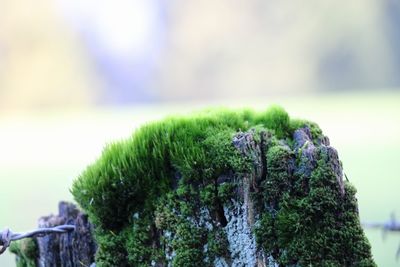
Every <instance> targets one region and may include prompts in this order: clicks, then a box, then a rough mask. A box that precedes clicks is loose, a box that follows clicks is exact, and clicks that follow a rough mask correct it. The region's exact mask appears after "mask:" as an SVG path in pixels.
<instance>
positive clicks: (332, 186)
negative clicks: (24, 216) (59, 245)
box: [71, 107, 374, 266]
mask: <svg viewBox="0 0 400 267" xmlns="http://www.w3.org/2000/svg"><path fill="white" fill-rule="evenodd" d="M243 140H244V143H243ZM326 140H327V139H326V137H324V136H323V135H322V131H321V130H320V129H319V127H318V126H317V125H316V124H314V123H311V122H307V121H302V120H293V119H290V118H289V116H288V114H287V113H286V112H285V111H284V110H283V109H282V108H280V107H271V108H270V109H268V110H267V111H266V112H254V111H251V110H241V111H230V110H212V111H207V112H203V113H198V114H194V115H192V116H187V117H171V118H167V119H165V120H162V121H159V122H153V123H149V124H147V125H144V126H142V127H141V128H139V129H138V130H137V131H136V132H135V133H134V134H133V135H132V136H131V137H130V138H128V139H126V140H123V141H119V142H115V143H112V144H109V145H108V146H106V148H105V149H104V151H103V153H102V155H101V157H100V158H99V159H98V160H97V161H96V162H94V163H93V164H92V165H90V166H88V167H87V169H86V170H85V171H84V172H83V173H82V174H81V175H80V176H79V177H78V179H76V180H75V181H74V184H73V186H72V190H71V192H72V194H73V195H74V197H75V199H76V200H77V202H78V203H79V204H80V205H81V207H82V208H83V209H84V210H85V211H86V212H88V214H89V216H90V219H91V220H92V221H93V222H94V223H95V225H96V229H97V230H96V238H97V242H98V244H99V251H98V254H97V260H96V261H97V264H98V265H99V266H149V265H157V266H166V265H168V264H169V263H172V265H173V266H214V265H218V264H220V262H225V263H226V264H228V265H229V262H230V265H235V260H236V259H234V257H235V256H234V254H235V253H239V254H240V253H241V252H240V250H244V248H239V250H238V251H239V252H235V251H234V250H235V249H236V250H237V248H235V247H232V246H233V243H235V242H236V241H235V242H233V241H232V240H234V239H235V237H234V235H235V233H233V232H232V231H234V227H235V223H237V221H238V220H236V219H235V218H233V217H234V216H233V215H232V214H234V213H235V212H233V211H234V210H242V207H243V212H244V213H243V214H246V216H247V219H246V220H245V222H244V224H246V225H249V227H250V228H249V229H250V231H251V232H253V233H254V236H255V237H256V240H257V249H256V251H255V252H254V253H253V254H252V255H259V253H264V254H265V255H266V257H267V258H268V259H270V260H271V261H270V263H271V262H272V261H273V262H276V263H278V264H280V265H282V266H296V265H297V266H309V265H310V266H374V263H373V261H372V258H371V254H370V247H369V244H368V241H367V240H366V239H365V237H364V234H363V231H362V229H361V227H360V223H359V218H358V210H357V203H356V200H355V197H354V194H355V190H354V189H353V187H352V186H351V185H350V184H347V183H345V184H344V185H343V183H342V181H341V180H340V178H341V177H339V176H340V175H341V174H340V171H341V166H340V164H339V161H338V160H337V155H336V151H335V150H333V149H332V148H331V147H329V144H327V141H326ZM314 145H315V146H314ZM246 188H247V189H246ZM244 191H246V192H245V193H243V192H244ZM247 191H249V192H247ZM247 195H248V198H246V196H247ZM242 202H243V203H246V205H247V206H246V207H244V206H241V205H242V204H240V203H242ZM249 202H251V205H249ZM238 203H239V204H238ZM232 212H233V213H232ZM249 214H250V215H251V216H250V215H249ZM235 216H236V215H235ZM246 221H247V222H246ZM232 229H233V230H232ZM248 239H249V240H248V242H250V243H251V242H252V240H253V234H251V233H250V235H249V236H248ZM250 247H251V246H250ZM245 256H246V255H244V256H243V257H245ZM257 257H258V256H257ZM266 257H264V260H266ZM218 262H219V263H218ZM242 263H243V264H248V262H242ZM222 266H224V264H222Z"/></svg>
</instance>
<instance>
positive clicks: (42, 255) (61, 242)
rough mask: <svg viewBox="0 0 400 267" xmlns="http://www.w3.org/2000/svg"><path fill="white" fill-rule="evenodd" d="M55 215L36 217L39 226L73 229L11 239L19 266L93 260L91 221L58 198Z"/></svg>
mask: <svg viewBox="0 0 400 267" xmlns="http://www.w3.org/2000/svg"><path fill="white" fill-rule="evenodd" d="M58 213H59V214H58V215H50V216H45V217H41V218H40V219H39V228H45V227H54V226H58V225H64V224H69V225H75V227H76V228H75V231H72V232H68V233H62V234H48V235H45V236H42V237H35V238H31V239H26V240H21V241H19V242H17V243H14V244H13V245H12V247H11V252H13V253H15V254H16V255H17V257H16V261H17V266H18V267H33V266H39V267H55V266H57V267H58V266H59V267H82V266H91V264H92V263H93V262H94V255H95V253H96V249H97V245H96V243H95V241H94V239H93V236H92V230H93V225H92V224H91V223H90V222H89V221H88V217H87V215H86V214H84V213H82V212H80V211H79V210H78V209H77V207H76V206H75V205H74V204H71V203H68V202H60V203H59V205H58Z"/></svg>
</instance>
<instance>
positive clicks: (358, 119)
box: [0, 0, 400, 267]
mask: <svg viewBox="0 0 400 267" xmlns="http://www.w3.org/2000/svg"><path fill="white" fill-rule="evenodd" d="M273 103H275V104H280V105H282V106H283V107H284V108H285V109H286V110H287V111H288V112H289V114H290V115H291V116H292V117H300V118H306V119H309V120H313V121H315V122H317V123H318V124H319V125H320V126H321V128H322V129H323V130H324V133H325V134H327V135H328V136H329V137H330V139H331V143H332V145H333V146H334V147H336V148H337V149H338V151H339V156H340V158H341V159H342V161H343V165H344V172H345V173H346V175H347V177H348V178H349V179H350V181H351V182H352V183H353V184H354V185H355V186H356V187H357V189H358V194H357V196H358V200H359V208H360V216H361V220H362V221H363V222H368V223H369V222H382V223H384V222H386V221H387V220H388V219H389V217H390V214H391V213H392V212H393V213H394V214H397V215H398V216H399V217H400V208H399V192H398V190H399V189H400V177H399V171H398V166H399V164H400V162H399V160H400V157H399V153H398V151H400V138H399V137H400V2H399V1H398V0H367V1H366V0H353V1H348V2H346V4H345V5H344V4H343V3H342V2H340V1H334V0H326V1H318V0H309V1H306V2H304V1H303V2H300V1H297V2H296V1H289V0H279V1H278V0H238V1H228V0H219V1H212V0H203V1H183V0H170V1H164V0H142V1H139V0H114V1H95V0H86V1H80V0H53V1H50V0H37V1H23V0H0V182H1V184H0V187H1V189H2V190H1V193H0V228H5V227H10V228H12V229H13V230H15V231H25V230H29V229H32V228H35V227H36V225H37V219H38V218H39V217H40V216H42V215H47V214H49V213H55V212H56V211H57V203H58V201H59V200H72V197H71V195H70V193H69V188H70V186H71V183H72V181H73V179H74V178H76V177H77V176H78V175H79V173H80V172H81V171H82V170H83V169H84V168H85V166H86V165H87V164H89V163H91V162H92V161H93V160H95V159H96V158H97V157H98V156H99V155H100V153H101V150H102V148H103V146H104V144H106V143H107V142H111V141H112V140H115V139H120V138H124V137H127V136H129V135H130V134H131V133H132V131H133V130H134V129H135V128H136V127H138V126H140V125H141V124H143V123H145V122H147V121H150V120H154V119H158V118H162V117H163V116H166V115H167V114H171V113H172V114H174V113H187V112H190V111H194V110H199V109H202V108H205V107H210V106H228V107H235V108H236V107H243V106H246V107H253V108H254V109H258V110H263V109H266V108H267V107H268V106H269V105H270V104H273ZM366 234H367V236H368V238H369V240H370V242H371V245H372V251H373V254H374V257H375V260H376V262H377V264H378V266H399V265H400V259H399V260H398V261H396V251H397V250H398V248H399V246H400V233H387V234H383V232H382V231H381V230H378V229H366ZM0 266H5V267H9V266H15V264H14V259H13V257H12V256H11V254H9V253H5V255H2V256H0Z"/></svg>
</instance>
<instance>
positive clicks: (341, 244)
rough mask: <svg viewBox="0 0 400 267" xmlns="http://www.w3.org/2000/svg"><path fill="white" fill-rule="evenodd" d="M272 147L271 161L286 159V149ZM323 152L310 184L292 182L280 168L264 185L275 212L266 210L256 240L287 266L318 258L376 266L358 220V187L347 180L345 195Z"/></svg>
mask: <svg viewBox="0 0 400 267" xmlns="http://www.w3.org/2000/svg"><path fill="white" fill-rule="evenodd" d="M272 151H273V155H269V156H270V159H271V160H272V161H277V162H279V164H285V162H287V157H288V155H287V153H277V152H276V149H274V150H272ZM274 157H276V158H274ZM318 157H319V159H318V161H317V167H316V168H315V170H314V171H313V172H312V175H311V177H309V181H308V184H307V185H305V184H304V183H298V182H290V181H288V179H287V177H290V176H286V175H280V172H277V173H275V174H274V175H272V177H273V179H271V180H269V183H270V184H266V185H264V194H265V195H267V196H268V195H270V194H272V195H273V196H274V197H273V199H274V200H275V201H276V202H275V205H274V208H275V212H274V213H271V212H265V213H264V214H263V215H262V218H261V220H260V222H259V225H258V227H257V229H256V230H255V233H256V237H257V242H258V243H259V244H261V245H262V247H263V248H264V250H265V251H268V252H269V253H270V255H273V256H274V258H275V259H277V261H278V263H279V264H281V265H283V266H287V265H293V264H299V265H300V266H309V265H313V263H315V262H318V263H321V266H375V264H374V262H373V260H372V257H371V253H370V245H369V243H368V241H367V240H366V238H365V236H364V233H363V231H362V228H361V226H360V223H359V218H358V211H357V203H356V201H355V196H354V194H355V190H354V188H353V187H352V186H351V185H350V184H348V183H346V184H345V195H341V193H340V190H339V187H338V183H337V181H336V176H335V175H334V174H333V173H332V169H331V168H330V167H329V166H327V155H326V154H325V153H324V151H320V153H319V155H318ZM277 158H280V159H281V160H277ZM271 164H272V166H274V167H276V165H275V164H273V162H271ZM279 164H278V166H277V167H278V168H277V169H278V170H280V168H279ZM283 169H284V168H283ZM275 175H277V177H275ZM295 180H296V181H298V180H301V178H300V177H298V179H295ZM277 192H279V194H278V193H277ZM304 192H306V194H304Z"/></svg>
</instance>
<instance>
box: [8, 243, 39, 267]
mask: <svg viewBox="0 0 400 267" xmlns="http://www.w3.org/2000/svg"><path fill="white" fill-rule="evenodd" d="M10 252H11V253H14V254H16V256H17V257H16V262H17V267H35V266H36V259H37V258H38V254H39V251H38V247H37V243H36V239H33V238H27V239H23V240H20V241H16V242H12V243H11V245H10Z"/></svg>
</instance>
